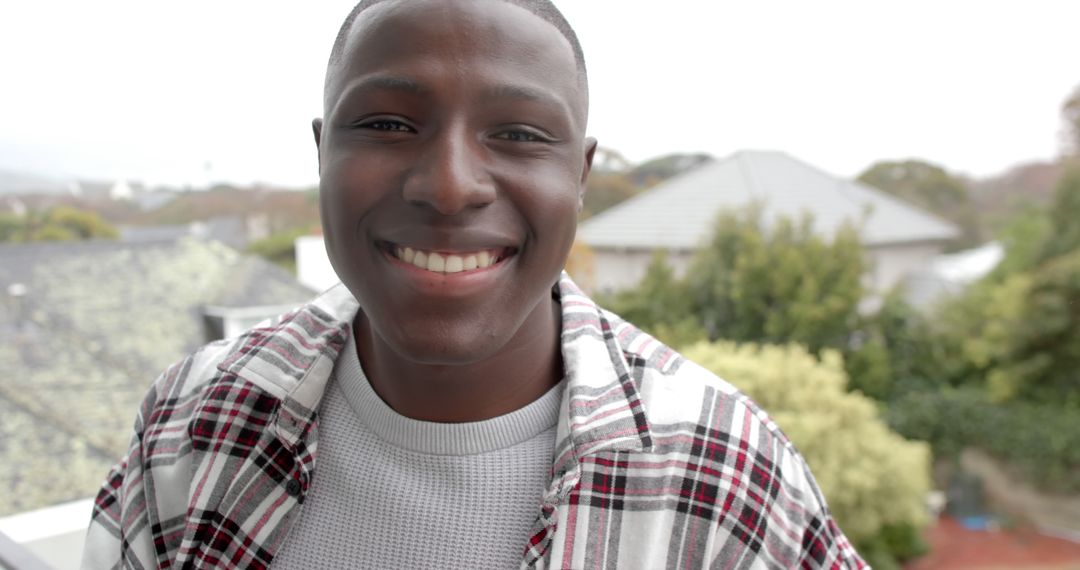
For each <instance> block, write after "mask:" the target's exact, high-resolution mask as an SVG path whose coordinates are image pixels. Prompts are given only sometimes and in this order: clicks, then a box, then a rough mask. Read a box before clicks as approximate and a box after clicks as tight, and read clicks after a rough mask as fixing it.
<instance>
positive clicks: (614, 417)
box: [554, 272, 652, 473]
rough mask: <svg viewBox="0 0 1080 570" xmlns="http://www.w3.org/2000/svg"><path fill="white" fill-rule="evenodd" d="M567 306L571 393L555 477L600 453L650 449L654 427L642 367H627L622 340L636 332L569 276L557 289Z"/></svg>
mask: <svg viewBox="0 0 1080 570" xmlns="http://www.w3.org/2000/svg"><path fill="white" fill-rule="evenodd" d="M557 290H558V293H559V299H560V301H561V303H562V319H563V322H562V352H563V362H564V366H565V368H566V376H567V389H566V392H565V394H564V396H563V406H562V410H561V416H560V423H559V435H558V438H557V440H556V442H557V443H556V445H557V448H556V458H555V465H554V468H555V472H556V473H559V472H565V471H568V470H569V468H570V467H572V465H571V463H576V461H577V458H579V457H581V456H582V455H585V454H589V453H596V452H599V451H643V450H647V449H649V448H651V446H652V436H651V434H650V432H649V422H648V420H647V418H646V414H645V409H644V407H643V406H642V401H641V394H640V392H639V384H640V380H641V379H640V378H636V377H635V371H636V372H637V373H640V371H641V369H642V368H641V367H640V366H638V367H631V366H630V364H629V363H628V362H627V355H626V353H625V352H624V350H623V348H622V346H621V344H620V342H619V338H620V337H621V336H623V335H624V334H625V333H629V332H636V329H633V327H632V326H630V325H629V324H627V323H625V322H623V321H621V320H618V319H614V318H612V315H610V314H609V313H605V312H604V311H603V309H601V308H600V307H599V306H597V305H596V303H595V302H593V300H592V299H590V298H589V297H588V296H586V295H585V294H584V293H583V292H582V291H581V289H580V288H578V286H577V284H575V283H574V282H573V280H571V279H570V277H569V276H568V275H567V274H566V273H565V272H564V273H563V275H562V278H561V279H560V280H559V283H558V285H557Z"/></svg>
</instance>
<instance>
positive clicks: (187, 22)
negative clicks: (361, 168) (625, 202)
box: [0, 0, 1080, 185]
mask: <svg viewBox="0 0 1080 570" xmlns="http://www.w3.org/2000/svg"><path fill="white" fill-rule="evenodd" d="M352 4H353V0H333V1H329V0H327V1H320V2H310V3H300V2H295V1H291V2H285V1H260V2H256V1H249V0H227V1H225V0H215V1H209V0H194V1H187V2H183V3H172V2H170V3H165V2H152V1H146V0H96V1H94V2H85V1H74V0H70V1H58V0H41V1H37V2H5V3H3V4H2V5H0V54H2V55H0V85H2V88H0V169H15V170H25V171H33V172H39V173H46V174H54V175H61V176H81V177H98V178H116V177H128V178H135V179H142V180H146V181H149V182H154V183H160V182H164V183H171V184H193V185H201V184H204V183H206V182H207V181H225V180H227V181H232V182H238V183H247V182H252V181H262V182H267V183H273V184H281V185H311V184H314V183H315V182H316V162H315V150H314V145H313V143H312V137H311V128H310V122H311V118H312V117H314V116H316V115H318V114H319V113H320V112H321V90H322V75H323V69H324V64H325V61H326V56H327V54H328V52H329V49H330V45H331V44H332V42H333V38H334V35H335V33H336V31H337V28H338V25H339V23H340V21H341V19H342V18H343V17H344V16H345V14H346V13H348V11H349V9H350V7H351V5H352ZM557 4H558V5H559V6H560V8H562V9H563V10H564V12H565V13H566V15H567V18H568V19H569V20H570V22H571V24H572V25H574V27H575V28H576V29H577V31H578V35H579V36H580V38H581V41H582V44H583V46H584V49H585V56H586V60H587V62H588V66H589V72H590V81H591V88H592V112H591V118H590V124H589V130H590V131H591V134H592V135H593V136H596V137H597V138H599V139H600V143H601V144H602V145H604V146H607V147H609V148H613V149H616V150H618V151H620V152H622V153H623V154H624V155H626V156H627V157H628V158H630V159H631V160H635V161H638V160H643V159H647V158H650V157H653V156H657V155H660V154H665V153H670V152H676V151H705V152H708V153H711V154H714V155H716V156H725V155H727V154H730V153H731V152H734V151H736V150H738V149H743V148H754V149H776V150H783V151H786V152H788V153H790V154H792V155H795V156H797V157H799V158H802V159H803V160H805V161H807V162H810V163H812V164H815V165H817V166H819V167H821V168H824V169H825V170H827V171H830V172H832V173H835V174H839V175H843V176H853V175H855V174H857V173H858V172H859V171H861V170H862V169H863V168H865V167H866V166H868V165H869V164H870V163H872V162H874V161H875V160H879V159H891V158H907V157H919V158H924V159H928V160H931V161H934V162H938V163H940V164H943V165H944V166H946V167H947V168H950V169H952V170H955V171H959V172H963V173H967V174H971V175H987V174H993V173H997V172H1000V171H1002V170H1004V169H1006V168H1008V167H1009V166H1011V165H1013V164H1015V163H1018V162H1022V161H1027V160H1032V159H1049V158H1053V157H1054V156H1055V155H1056V154H1057V152H1058V148H1059V141H1060V130H1061V119H1060V114H1059V109H1060V106H1061V102H1062V101H1063V100H1064V99H1065V97H1066V96H1067V95H1068V93H1069V92H1070V91H1071V90H1072V89H1073V88H1074V87H1075V86H1076V85H1077V84H1080V34H1078V32H1077V22H1080V2H1076V1H1072V0H1059V1H1050V0H1046V1H1021V0H1016V1H1009V2H1003V1H988V0H981V1H975V0H972V1H962V0H950V1H940V0H935V1H924V0H904V1H894V2H881V1H867V0H851V1H840V0H816V1H814V2H805V1H801V0H800V1H795V0H793V1H783V2H781V1H767V0H766V1H762V0H758V1H754V2H733V1H716V0H665V1H664V2H658V1H655V0H557ZM660 5H662V6H663V8H655V6H660Z"/></svg>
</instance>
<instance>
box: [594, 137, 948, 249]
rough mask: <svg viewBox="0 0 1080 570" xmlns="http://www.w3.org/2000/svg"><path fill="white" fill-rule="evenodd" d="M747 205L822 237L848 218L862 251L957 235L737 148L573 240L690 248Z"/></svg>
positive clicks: (794, 165)
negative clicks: (722, 215)
mask: <svg viewBox="0 0 1080 570" xmlns="http://www.w3.org/2000/svg"><path fill="white" fill-rule="evenodd" d="M752 203H755V204H758V205H759V207H761V208H762V210H763V214H764V221H765V223H766V225H768V224H770V223H772V222H773V221H775V220H776V219H778V218H779V217H788V218H793V219H799V218H801V217H802V215H803V214H804V213H810V214H811V215H812V216H813V218H814V228H815V230H816V231H818V232H821V233H822V234H825V235H829V234H831V233H832V232H834V231H835V230H836V229H837V228H839V227H840V226H841V224H843V222H844V221H852V222H854V223H856V225H857V226H858V227H859V228H860V231H861V236H862V239H863V243H864V244H866V245H869V246H879V245H885V244H890V243H900V242H921V241H936V242H940V241H946V240H949V239H952V238H954V237H956V236H957V235H959V230H958V229H957V228H956V227H955V226H953V225H952V224H950V223H949V222H946V221H944V220H941V219H939V218H937V217H935V216H933V215H931V214H928V213H926V212H923V211H921V210H918V209H916V208H915V207H914V206H911V205H909V204H907V203H905V202H902V201H900V200H898V199H896V198H894V197H892V196H890V195H888V194H886V193H885V192H882V191H880V190H877V189H875V188H872V187H870V186H867V185H865V184H860V183H858V182H853V181H849V180H844V179H841V178H837V177H834V176H832V175H830V174H827V173H825V172H823V171H821V170H818V169H817V168H814V167H813V166H810V165H808V164H806V163H804V162H802V161H799V160H797V159H795V158H793V157H791V156H789V155H787V154H784V153H782V152H771V151H740V152H737V153H735V154H733V155H731V156H730V157H727V158H725V159H723V160H716V161H710V162H707V163H705V164H703V165H702V166H700V167H698V168H695V169H693V170H691V171H689V172H686V173H684V174H681V175H679V176H676V177H675V178H671V179H669V180H667V181H665V182H663V183H662V184H659V185H658V186H656V187H655V188H652V189H651V190H648V191H646V192H643V193H641V194H639V195H637V196H635V197H634V198H631V199H629V200H627V201H625V202H623V203H621V204H619V205H617V206H615V207H613V208H611V209H609V210H606V211H604V212H601V213H600V214H598V215H596V216H595V217H593V218H590V219H588V220H586V221H585V222H583V223H582V224H581V227H580V228H579V229H578V238H579V239H580V240H581V241H583V242H584V243H586V244H588V245H589V246H591V247H594V248H628V249H654V248H667V249H672V250H678V249H694V248H696V247H698V246H699V245H700V244H702V243H703V242H704V241H705V240H706V239H707V238H708V236H709V235H710V234H711V232H712V227H713V222H714V221H715V220H716V216H717V215H718V213H719V212H720V211H722V210H725V209H738V208H743V207H746V206H747V205H749V204H752Z"/></svg>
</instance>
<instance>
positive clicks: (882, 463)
mask: <svg viewBox="0 0 1080 570" xmlns="http://www.w3.org/2000/svg"><path fill="white" fill-rule="evenodd" d="M685 354H686V356H687V358H690V359H691V360H693V361H695V362H697V363H699V364H701V365H702V366H704V367H705V368H707V369H709V370H711V371H713V372H715V373H716V374H718V375H719V376H721V377H723V378H728V379H730V380H731V381H732V382H734V383H736V385H737V386H738V388H739V389H740V390H742V391H744V392H745V393H746V394H747V395H749V396H750V397H751V398H753V399H754V400H755V401H756V402H757V403H758V404H760V405H761V406H762V407H763V408H764V409H765V410H767V411H768V413H769V415H770V416H771V417H772V418H773V419H775V420H776V422H777V424H778V425H780V426H781V427H782V428H783V430H784V433H786V434H787V435H788V437H790V438H791V441H792V442H793V443H794V444H795V446H796V447H797V448H798V449H799V451H800V453H802V455H803V457H804V458H805V459H806V462H807V464H808V465H809V466H810V469H811V471H812V472H813V473H814V477H815V478H816V479H817V481H818V484H819V485H820V486H821V490H822V492H823V493H824V494H825V497H826V500H827V501H828V503H829V508H830V510H831V511H832V513H833V515H834V516H835V518H836V521H837V522H838V523H839V524H840V527H841V528H842V529H843V530H844V532H845V533H846V534H847V535H848V537H849V538H850V539H851V540H852V541H853V542H854V543H855V544H856V545H857V546H858V548H859V550H860V552H862V553H863V554H864V555H865V556H867V557H868V558H871V562H872V563H873V565H874V567H875V568H890V567H891V568H895V567H897V566H896V559H904V558H910V557H912V556H914V555H917V554H919V553H921V552H922V551H923V550H924V548H925V547H924V545H922V543H921V542H920V541H919V538H918V537H919V532H918V530H919V529H920V528H921V527H922V526H924V525H925V524H926V515H925V509H924V507H923V499H924V497H925V495H926V492H927V491H928V490H929V488H930V453H929V448H928V446H927V445H926V444H924V443H918V442H910V441H906V440H904V439H903V438H901V437H900V436H899V435H897V434H896V433H894V432H892V431H890V430H889V428H888V427H887V425H886V424H885V422H884V421H883V420H882V419H881V418H880V417H879V412H878V408H877V406H876V405H875V403H874V402H873V401H872V400H870V399H868V398H866V397H864V396H861V395H859V394H857V393H851V392H848V391H847V390H846V389H845V385H846V383H847V376H846V374H845V373H844V364H843V362H842V361H841V357H840V354H839V353H838V352H836V351H833V350H826V351H824V352H822V353H821V355H820V358H815V357H814V356H813V355H812V354H810V353H809V352H808V351H807V350H806V349H805V348H803V347H801V346H798V345H786V346H768V345H766V346H759V345H754V344H744V345H737V344H734V343H729V342H719V343H713V344H709V343H704V342H703V343H699V344H695V345H693V346H691V347H688V348H687V349H686V350H685Z"/></svg>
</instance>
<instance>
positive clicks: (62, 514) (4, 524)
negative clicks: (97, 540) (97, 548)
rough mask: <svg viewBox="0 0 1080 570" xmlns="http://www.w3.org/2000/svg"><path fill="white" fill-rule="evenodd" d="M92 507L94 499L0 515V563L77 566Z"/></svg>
mask: <svg viewBox="0 0 1080 570" xmlns="http://www.w3.org/2000/svg"><path fill="white" fill-rule="evenodd" d="M93 508H94V500H93V499H82V500H79V501H73V502H70V503H63V504H60V505H55V506H52V507H46V508H44V509H38V510H36V511H27V512H24V513H19V514H16V515H11V516H8V517H3V518H0V566H2V567H3V568H6V569H8V570H69V569H70V570H75V569H77V568H78V567H79V561H80V559H81V558H82V549H83V541H84V540H85V538H86V527H87V525H88V524H89V523H90V512H91V511H92V510H93Z"/></svg>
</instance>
